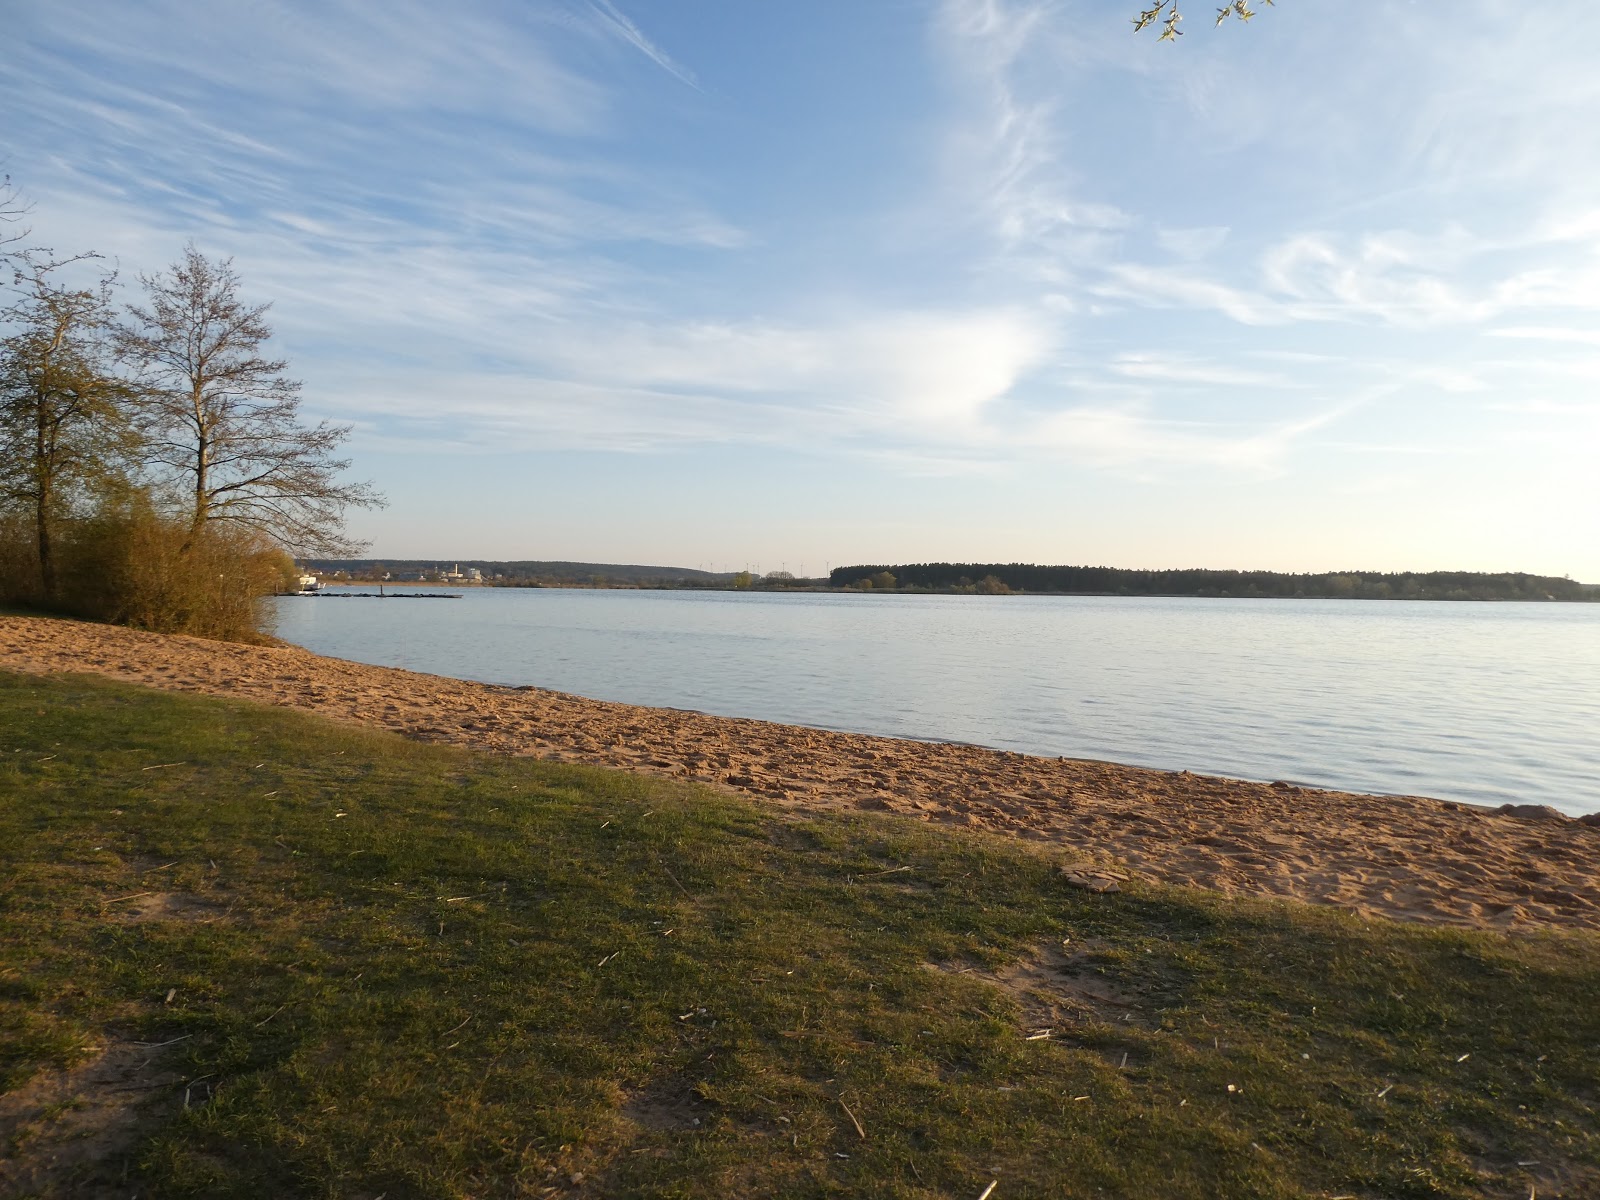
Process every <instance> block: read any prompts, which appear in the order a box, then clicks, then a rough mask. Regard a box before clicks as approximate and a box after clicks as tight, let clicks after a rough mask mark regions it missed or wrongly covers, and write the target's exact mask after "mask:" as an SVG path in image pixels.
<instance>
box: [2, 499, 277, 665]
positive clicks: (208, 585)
mask: <svg viewBox="0 0 1600 1200" xmlns="http://www.w3.org/2000/svg"><path fill="white" fill-rule="evenodd" d="M31 536H32V534H31V527H29V526H28V525H27V524H26V523H25V522H21V521H7V522H5V523H4V524H0V600H5V601H9V602H11V603H21V604H28V605H32V606H36V607H41V608H49V609H51V610H54V611H57V612H63V613H68V614H70V615H72V616H77V617H85V618H87V619H89V620H92V621H107V622H110V623H112V624H117V625H131V626H133V627H134V628H136V629H148V630H151V631H153V632H156V633H187V634H193V635H195V636H197V637H210V638H221V639H225V640H228V641H245V642H259V641H263V640H265V639H266V638H267V636H268V634H269V632H270V628H271V612H270V610H269V608H268V606H267V605H266V603H265V598H266V597H268V596H270V595H272V594H273V593H274V592H277V591H283V590H288V589H289V588H290V587H292V586H293V584H294V579H295V576H296V575H297V574H298V572H296V570H295V566H294V562H293V560H291V559H290V558H289V556H288V555H286V554H285V553H284V552H283V551H282V550H281V549H279V548H278V547H277V546H276V545H275V544H274V543H272V542H271V541H270V540H268V539H267V538H265V537H263V536H262V535H261V534H259V533H256V532H254V531H250V530H244V529H238V528H233V527H227V526H223V523H222V522H215V521H214V522H211V523H210V524H208V525H207V526H206V527H205V529H204V530H202V531H201V533H199V534H198V535H194V536H191V534H190V529H189V525H188V523H187V522H186V521H177V520H173V519H171V518H168V517H164V516H162V515H161V514H159V513H158V512H156V511H155V510H154V509H153V508H152V507H151V505H150V504H149V502H148V501H146V500H144V499H143V498H142V497H140V498H135V499H134V500H132V501H129V502H124V503H120V504H115V505H108V506H106V507H105V508H104V509H103V510H102V511H101V512H99V513H97V514H96V515H94V516H91V517H87V518H80V519H78V520H72V521H63V522H60V523H59V524H58V526H57V530H56V538H57V546H58V555H59V561H60V580H59V585H58V588H57V592H56V595H55V596H54V597H45V596H44V595H43V594H42V592H41V589H40V587H39V583H38V574H39V570H38V557H37V554H36V552H35V551H34V549H33V545H32V541H31Z"/></svg>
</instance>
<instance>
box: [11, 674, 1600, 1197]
mask: <svg viewBox="0 0 1600 1200" xmlns="http://www.w3.org/2000/svg"><path fill="white" fill-rule="evenodd" d="M1056 861H1057V860H1053V859H1052V857H1051V856H1050V855H1049V854H1047V853H1044V852H1041V851H1038V850H1033V849H1030V848H1028V847H1026V846H1021V845H1018V844H1014V843H1007V842H1003V841H1000V840H998V839H986V838H981V837H976V836H971V835H963V834H957V833H949V832H943V831H938V830H930V829H928V828H926V827H924V826H920V825H917V824H915V823H912V822H907V821H902V820H898V819H894V818H886V817H880V816H871V817H865V816H864V817H861V818H856V819H852V818H843V817H837V818H836V817H827V818H821V817H819V818H816V819H797V818H792V817H787V816H783V815H778V814H774V813H773V812H770V811H767V810H764V809H760V808H757V807H754V806H752V805H749V804H746V803H742V802H738V801H735V800H733V799H730V798H727V797H724V796H721V795H718V794H715V793H712V792H709V791H706V790H702V789H697V788H693V787H688V786H678V785H674V784H671V783H666V782H662V781H657V780H650V779H645V778H641V777H636V776H630V775H626V774H620V773H615V772H606V771H600V770H589V769H580V768H572V767H560V766H552V765H546V764H541V763H538V762H533V761H528V760H509V759H503V758H492V757H488V756H482V755H475V754H471V753H468V752H464V751H460V750H456V749H451V748H445V747H435V746H426V745H420V744H416V743H411V742H407V741H404V740H401V739H399V738H396V737H392V736H389V735H384V734H378V733H370V732H366V731H361V730H354V729H349V728H345V727H341V726H336V725H333V724H330V723H326V722H323V721H320V720H317V719H315V718H311V717H308V716H304V715H300V714H296V713H291V712H286V711H276V710H265V709H261V708H256V707H250V706H246V705H240V704H230V703H226V702H222V701H217V700H210V699H199V698H191V697H183V696H177V695H171V694H164V693H157V692H150V691H143V690H138V689H133V688H129V687H124V686H119V685H113V684H110V683H107V682H101V681H94V680H89V679H86V678H57V679H49V680H42V679H38V678H28V677H20V676H15V675H9V674H3V673H0V923H3V924H0V928H3V930H4V937H3V939H0V1090H5V1089H15V1088H19V1087H22V1086H24V1085H25V1084H26V1083H27V1081H29V1080H30V1079H34V1080H37V1079H38V1078H39V1076H40V1073H41V1072H51V1071H60V1070H62V1069H65V1068H68V1067H71V1066H73V1065H74V1064H75V1063H78V1062H81V1061H82V1060H84V1059H85V1058H86V1057H89V1056H92V1053H93V1049H92V1048H93V1047H95V1046H99V1045H104V1044H106V1043H107V1042H108V1041H112V1042H118V1043H119V1044H120V1043H127V1042H143V1043H151V1044H154V1043H162V1042H172V1044H171V1045H170V1046H168V1047H166V1048H165V1049H162V1050H159V1051H152V1054H153V1055H159V1056H160V1061H161V1063H162V1065H163V1069H165V1070H167V1071H168V1073H169V1077H170V1078H171V1079H172V1080H174V1081H175V1082H172V1083H170V1084H169V1085H168V1086H167V1087H166V1088H165V1090H160V1089H158V1090H157V1094H156V1100H155V1102H154V1103H152V1104H151V1105H150V1106H149V1107H148V1108H147V1109H146V1110H145V1112H146V1114H147V1115H146V1118H145V1121H144V1123H143V1124H141V1125H140V1126H139V1127H138V1128H137V1130H136V1136H135V1137H134V1138H133V1140H132V1141H131V1142H130V1143H128V1144H127V1146H126V1148H125V1149H124V1150H123V1151H121V1152H119V1153H118V1154H117V1155H114V1156H112V1157H111V1158H108V1159H103V1160H101V1161H98V1162H94V1161H90V1160H87V1159H86V1160H85V1161H84V1162H82V1163H81V1164H79V1165H78V1166H77V1167H75V1168H74V1170H76V1171H77V1172H78V1174H77V1175H75V1176H74V1175H69V1176H61V1177H58V1178H57V1180H56V1182H55V1183H54V1184H52V1185H51V1186H53V1187H55V1188H56V1189H57V1192H58V1193H59V1194H62V1195H71V1194H82V1193H81V1192H78V1191H74V1190H73V1189H74V1188H83V1189H86V1188H87V1187H88V1186H89V1184H90V1182H92V1181H93V1180H94V1179H99V1180H102V1181H110V1180H114V1181H118V1182H119V1185H121V1186H126V1187H129V1188H133V1187H137V1188H138V1189H140V1195H142V1196H205V1197H233V1196H240V1197H251V1198H252V1200H254V1198H258V1197H261V1196H274V1197H278V1196H304V1197H364V1198H366V1200H375V1198H376V1197H379V1196H385V1197H387V1200H402V1198H410V1197H488V1196H544V1195H550V1196H556V1195H562V1196H574V1195H583V1196H650V1197H702V1196H703V1197H713V1196H715V1197H726V1196H743V1195H752V1196H754V1195H761V1196H778V1195H781V1196H803V1197H824V1196H882V1197H907V1198H909V1197H929V1198H931V1197H945V1196H952V1197H973V1198H974V1200H975V1198H976V1197H977V1196H978V1195H979V1193H980V1192H982V1191H983V1190H984V1189H985V1188H986V1187H987V1186H988V1185H989V1183H990V1182H991V1181H998V1185H997V1187H996V1189H995V1191H994V1193H993V1200H1012V1198H1014V1197H1024V1196H1069V1197H1099V1196H1105V1197H1135V1196H1137V1197H1154V1198H1164V1197H1196V1198H1199V1197H1215V1198H1217V1200H1223V1198H1226V1200H1239V1198H1245V1197H1260V1198H1269V1197H1270V1198H1287V1197H1333V1196H1352V1197H1363V1198H1367V1197H1372V1198H1376V1197H1385V1198H1424V1197H1512V1196H1515V1197H1517V1198H1518V1200H1521V1198H1523V1197H1526V1196H1528V1195H1529V1192H1530V1188H1531V1187H1535V1186H1536V1187H1537V1194H1538V1195H1539V1196H1540V1197H1544V1198H1547V1200H1548V1198H1549V1197H1552V1196H1559V1195H1568V1196H1580V1195H1590V1196H1592V1195H1595V1194H1597V1193H1600V1134H1597V1132H1596V1128H1595V1123H1594V1119H1593V1113H1594V1111H1595V1108H1596V1106H1597V1105H1600V1095H1597V1080H1600V1005H1596V1003H1595V997H1596V996H1600V953H1597V949H1600V941H1597V940H1596V939H1594V938H1588V937H1580V936H1556V935H1545V936H1521V937H1516V938H1508V937H1505V936H1501V935H1494V934H1488V933H1478V932H1466V931H1452V930H1442V929H1427V928H1420V927H1406V926H1400V925H1395V924H1390V923H1385V922H1377V921H1374V922H1371V923H1367V922H1363V921H1361V920H1359V919H1357V918H1354V917H1351V916H1349V915H1346V914H1339V913H1336V912H1333V911H1330V910H1319V909H1309V908H1302V907H1296V906H1291V905H1284V904H1273V903H1266V902H1260V903H1255V902H1240V901H1224V900H1223V899H1221V898H1218V897H1215V896H1210V895H1207V894H1205V893H1199V892H1193V891H1178V890H1171V889H1162V888H1159V887H1156V886H1153V885H1140V884H1135V885H1133V886H1130V887H1129V888H1127V889H1126V890H1124V891H1123V892H1121V893H1118V894H1112V895H1098V896H1097V895H1090V894H1087V893H1085V892H1081V891H1077V890H1074V889H1072V888H1070V887H1068V886H1066V885H1065V884H1064V883H1063V881H1062V880H1061V878H1060V876H1059V874H1058V872H1057V871H1056V870H1055V865H1056ZM139 893H150V895H146V896H138V895H137V894H139ZM125 897H135V898H134V899H124V898H125ZM136 913H143V914H145V916H146V917H147V919H140V920H134V919H131V916H130V914H136ZM1030 964H1031V965H1030ZM1045 1028H1049V1029H1051V1030H1052V1031H1053V1032H1052V1033H1051V1035H1050V1036H1049V1037H1033V1036H1032V1035H1034V1034H1036V1033H1037V1032H1039V1031H1040V1030H1042V1029H1045ZM180 1038H181V1039H183V1040H181V1041H173V1039H180ZM1030 1039H1031V1040H1030ZM185 1089H187V1092H188V1093H189V1103H188V1106H187V1107H185V1106H184V1105H183V1103H182V1100H183V1096H184V1092H185ZM0 1099H3V1098H0ZM49 1124H50V1114H44V1115H43V1116H41V1115H39V1114H35V1117H34V1119H33V1120H32V1121H31V1123H24V1126H23V1127H22V1128H20V1129H19V1130H16V1131H14V1132H13V1133H12V1134H11V1144H10V1146H9V1147H0V1149H6V1150H7V1151H8V1152H9V1153H11V1154H13V1155H16V1156H24V1155H26V1154H28V1153H29V1147H30V1145H31V1146H38V1145H42V1144H44V1140H47V1139H48V1126H49ZM41 1139H44V1140H41ZM1519 1164H1533V1165H1519ZM46 1190H47V1191H48V1188H47V1189H46ZM118 1194H126V1192H122V1193H118Z"/></svg>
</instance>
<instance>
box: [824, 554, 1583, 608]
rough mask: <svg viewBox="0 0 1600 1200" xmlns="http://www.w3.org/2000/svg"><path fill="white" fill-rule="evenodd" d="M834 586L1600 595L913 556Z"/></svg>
mask: <svg viewBox="0 0 1600 1200" xmlns="http://www.w3.org/2000/svg"><path fill="white" fill-rule="evenodd" d="M829 582H830V583H831V584H832V585H833V586H834V587H839V588H844V587H848V588H856V589H861V590H867V589H885V588H893V589H897V590H898V589H905V588H915V589H919V590H922V589H925V590H929V591H939V592H982V593H990V594H995V593H1004V592H1056V593H1063V592H1064V593H1077V594H1082V595H1101V596H1105V595H1109V596H1239V597H1259V598H1263V599H1266V598H1279V597H1281V598H1292V597H1323V598H1328V599H1350V600H1566V601H1591V602H1600V586H1596V585H1592V584H1581V583H1576V582H1574V581H1573V580H1571V579H1557V578H1555V577H1553V576H1549V575H1527V574H1523V573H1522V572H1508V573H1504V574H1496V575H1489V574H1481V573H1478V572H1473V571H1427V572H1418V573H1413V572H1410V571H1406V572H1402V573H1398V574H1393V573H1388V574H1386V573H1381V572H1377V571H1329V572H1326V573H1323V574H1318V575H1311V574H1308V575H1292V574H1285V573H1281V572H1278V571H1207V570H1200V569H1191V570H1173V571H1130V570H1123V569H1121V568H1118V567H1041V566H1035V565H1033V564H1032V563H912V564H909V565H902V566H857V567H835V568H834V569H833V571H832V573H831V574H830V577H829Z"/></svg>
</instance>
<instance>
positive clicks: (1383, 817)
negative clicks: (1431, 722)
mask: <svg viewBox="0 0 1600 1200" xmlns="http://www.w3.org/2000/svg"><path fill="white" fill-rule="evenodd" d="M0 668H4V669H6V670H11V671H18V672H27V673H34V674H49V673H56V672H81V673H91V674H96V675H102V676H105V677H108V678H111V679H117V680H121V681H123V682H127V683H136V684H142V685H145V686H149V687H157V688H163V689H167V690H174V691H187V692H202V693H206V694H210V695H218V696H231V697H234V698H237V699H243V700H252V701H257V702H261V703H267V704H277V705H282V706H287V707H291V708H299V709H305V710H307V711H309V712H315V713H317V714H319V715H321V716H325V717H330V718H332V719H334V720H338V721H344V722H349V723H353V724H359V725H367V726H373V727H378V728H383V729H389V730H393V731H394V732H397V733H400V734H403V735H405V736H407V737H411V738H417V739H420V740H425V741H437V742H450V743H454V744H458V745H463V746H473V747H477V748H480V749H484V750H488V751H492V752H496V753H505V754H519V755H531V756H535V757H538V758H543V759H548V760H551V761H556V762H571V763H586V764H591V765H594V766H602V767H615V768H621V769H624V770H630V771H641V772H646V773H649V774H653V775H663V776H671V777H675V778H680V779H693V780H697V781H700V782H703V783H707V784H711V785H714V786H717V787H721V788H725V789H729V790H732V791H736V792H740V793H744V794H746V795H749V796H752V797H755V798H757V799H759V800H761V801H763V802H766V803H771V804H777V805H783V806H789V807H792V808H797V809H809V810H825V809H833V810H839V809H846V810H852V809H863V810H875V811H880V812H891V813H898V814H902V815H905V816H909V817H914V818H916V819H919V820H923V821H931V822H941V823H946V824H951V825H960V826H967V827H971V828H976V829H983V830H988V831H992V832H996V833H1001V834H1005V835H1009V836H1015V837H1021V838H1028V839H1032V840H1036V841H1042V842H1046V843H1050V844H1053V845H1058V846H1060V847H1061V848H1062V850H1063V851H1064V858H1067V859H1076V858H1082V859H1085V860H1096V861H1098V862H1100V863H1102V864H1108V863H1109V862H1110V861H1111V860H1115V862H1116V863H1118V864H1121V866H1122V867H1123V869H1125V870H1127V871H1130V872H1132V873H1133V874H1135V875H1141V876H1145V877H1148V878H1152V879H1157V880H1160V881H1162V882H1165V883H1171V884H1179V885H1189V886H1197V887H1205V888H1211V889H1215V890H1217V891H1220V892H1225V893H1231V894H1248V895H1257V896H1271V897H1281V898H1286V899H1294V900H1300V901H1306V902H1310V903H1316V904H1330V905H1337V906H1339V907H1342V908H1346V909H1351V910H1355V911H1358V912H1361V913H1364V914H1369V915H1381V916H1385V917H1390V918H1395V919H1400V920H1408V921H1424V922H1430V923H1436V924H1452V925H1466V926H1472V925H1478V926H1489V927H1494V928H1501V929H1507V928H1510V929H1532V928H1548V927H1567V928H1588V929H1596V928H1600V823H1596V822H1595V821H1594V820H1593V819H1586V820H1584V821H1578V820H1570V819H1567V818H1565V817H1563V816H1561V815H1560V814H1559V813H1555V812H1553V811H1552V810H1549V809H1537V808H1533V807H1531V806H1530V807H1529V808H1528V809H1526V810H1524V811H1522V812H1517V813H1506V812H1500V811H1494V810H1488V809H1483V808H1478V807H1475V806H1471V805H1464V804H1457V803H1452V802H1448V801H1440V800H1432V799H1427V798H1423V797H1390V796H1383V797H1379V796H1362V795H1355V794H1350V793H1344V792H1334V791H1324V790H1318V789H1312V788H1300V787H1293V786H1289V785H1287V784H1283V783H1275V784H1263V783H1252V782H1246V781H1241V780H1234V779H1224V778H1218V777H1215V776H1205V775H1195V774H1190V773H1188V772H1176V773H1174V772H1169V771H1155V770H1147V769H1144V768H1139V767H1126V766H1118V765H1115V764H1111V763H1102V762H1088V761H1081V760H1075V759H1052V758H1040V757H1035V756H1030V755H1023V754H1015V753H1010V752H1006V751H996V750H988V749H983V748H981V747H976V746H962V745H951V744H947V743H940V742H919V741H908V740H902V739H895V738H884V737H871V736H865V735H861V734H850V733H835V732H830V731H826V730H819V729H809V728H803V727H798V726H792V725H779V724H774V723H771V722H765V721H752V720H739V719H730V718H725V717H714V716H708V715H705V714H702V713H695V712H685V711H680V710H676V709H656V708H639V707H635V706H632V705H626V704H612V703H607V702H604V701H597V700H588V699H584V698H582V697H578V696H571V695H565V694H562V693H559V692H551V691H545V690H542V689H535V688H506V687H497V686H493V685H488V684H479V683H470V682H465V681H462V680H456V679H447V678H442V677H439V676H434V675H423V674H418V673H415V672H410V671H401V670H394V669H391V668H386V667H372V666H365V665H363V664H359V663H353V662H348V661H345V660H342V659H335V658H325V657H322V656H320V655H316V654H312V653H310V652H308V651H305V650H301V649H298V648H294V647H264V646H245V645H237V644H234V643H227V642H212V641H206V640H203V639H199V638H190V637H175V636H163V635H158V634H150V633H142V632H139V631H136V630H130V629H122V628H117V627H112V626H103V625H91V624H85V623H80V622H73V621H63V620H54V619H49V618H42V617H0Z"/></svg>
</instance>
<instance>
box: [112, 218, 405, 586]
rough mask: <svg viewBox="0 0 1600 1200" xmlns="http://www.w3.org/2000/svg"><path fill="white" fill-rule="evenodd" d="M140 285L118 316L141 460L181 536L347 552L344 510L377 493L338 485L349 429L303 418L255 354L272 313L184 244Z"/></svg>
mask: <svg viewBox="0 0 1600 1200" xmlns="http://www.w3.org/2000/svg"><path fill="white" fill-rule="evenodd" d="M141 281H142V282H143V284H144V287H145V293H146V299H147V305H148V306H147V307H144V308H140V307H137V306H135V307H131V308H130V309H129V310H128V311H129V314H130V315H131V317H132V319H133V322H134V324H133V326H132V327H131V328H129V329H127V330H126V332H125V334H124V337H123V348H124V351H125V352H126V353H127V354H128V356H129V358H130V359H131V360H132V361H133V362H135V363H136V364H137V365H138V368H139V373H140V379H141V383H142V385H143V388H144V395H145V398H146V399H145V404H146V411H147V415H148V431H147V432H148V438H149V441H148V444H147V447H146V451H145V455H146V459H147V462H148V463H149V465H150V466H151V467H152V468H154V469H155V470H156V471H157V473H158V474H162V475H165V476H166V477H167V478H168V481H169V482H171V483H174V484H175V485H177V486H178V487H179V488H181V490H182V492H183V495H184V504H185V506H186V507H188V508H189V513H190V537H191V540H192V539H193V538H194V537H197V536H199V535H200V533H201V532H202V531H203V530H204V529H205V528H206V525H207V523H208V522H212V521H229V522H233V523H235V524H238V525H243V526H248V527H250V528H253V529H257V530H260V531H261V532H263V533H266V534H267V535H269V536H270V537H272V538H273V539H274V540H276V541H277V542H278V543H279V544H281V545H283V546H285V547H286V548H288V549H290V550H292V551H295V552H298V553H321V554H349V553H352V552H354V551H356V550H357V549H358V548H359V547H358V544H357V543H353V542H351V541H350V540H349V539H348V538H347V537H346V536H345V534H344V513H345V510H346V509H347V508H350V507H352V506H355V507H362V508H369V507H381V506H382V505H383V503H384V500H383V497H382V496H380V495H379V494H378V493H377V492H375V491H374V490H373V489H372V487H371V485H369V484H366V483H345V482H341V481H340V479H339V474H340V472H342V471H344V470H345V469H346V468H347V467H349V465H350V463H349V460H348V459H342V458H335V457H334V454H335V452H336V451H337V450H338V448H339V447H340V446H341V445H342V444H343V443H344V441H345V439H346V438H348V437H349V435H350V428H349V426H347V425H330V424H328V423H327V422H326V421H323V422H319V423H318V424H316V425H307V424H304V423H302V422H301V420H300V384H299V383H298V382H296V381H295V380H292V379H288V378H286V377H285V376H284V374H283V372H284V371H285V369H286V368H287V366H288V364H287V363H286V362H284V361H282V360H280V359H270V358H267V357H265V356H264V354H263V349H262V348H263V346H264V345H265V344H266V342H267V340H268V339H269V338H270V337H271V336H272V330H271V329H270V328H269V327H268V325H267V322H266V312H267V309H268V308H269V307H270V306H269V305H265V304H261V305H256V306H254V307H251V306H249V305H247V304H245V302H244V301H243V300H242V299H240V296H239V277H238V276H237V275H235V274H234V272H233V260H232V259H224V260H223V261H221V262H212V261H210V260H209V259H207V258H206V257H205V256H204V255H203V254H201V253H200V251H198V250H197V249H195V247H194V245H193V244H192V243H191V244H190V245H189V246H187V247H185V249H184V252H183V258H182V259H181V260H180V261H179V262H176V263H174V264H173V265H172V266H171V267H170V268H168V269H167V271H166V272H164V273H162V274H160V275H156V276H141Z"/></svg>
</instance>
